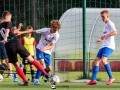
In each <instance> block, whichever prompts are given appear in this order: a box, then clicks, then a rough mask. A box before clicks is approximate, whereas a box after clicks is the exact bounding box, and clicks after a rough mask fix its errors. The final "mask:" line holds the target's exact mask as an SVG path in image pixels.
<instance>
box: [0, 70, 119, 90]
mask: <svg viewBox="0 0 120 90" xmlns="http://www.w3.org/2000/svg"><path fill="white" fill-rule="evenodd" d="M57 74H58V75H60V74H61V75H60V78H65V79H66V80H68V82H61V83H58V84H57V89H56V90H68V89H69V90H92V89H93V90H102V89H104V90H114V89H115V90H118V89H120V77H119V76H120V73H119V72H113V76H114V77H115V78H116V81H115V83H113V84H112V85H106V81H107V80H108V76H107V74H106V72H100V73H99V74H98V77H97V79H99V81H98V84H97V85H94V86H87V85H86V83H71V82H69V81H70V80H74V79H81V78H82V72H66V73H65V72H60V73H57ZM90 76H91V73H90ZM27 77H30V75H27ZM40 81H41V83H42V84H43V85H33V84H32V83H30V85H29V86H21V85H20V83H18V82H13V79H12V78H4V80H3V82H0V90H52V89H51V84H50V82H47V83H44V82H43V80H42V79H41V80H40Z"/></svg>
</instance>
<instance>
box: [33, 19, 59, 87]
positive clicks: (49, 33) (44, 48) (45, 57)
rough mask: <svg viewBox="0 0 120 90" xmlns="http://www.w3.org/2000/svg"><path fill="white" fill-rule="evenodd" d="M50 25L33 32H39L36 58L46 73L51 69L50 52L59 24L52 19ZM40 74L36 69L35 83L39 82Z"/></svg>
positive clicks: (55, 39)
mask: <svg viewBox="0 0 120 90" xmlns="http://www.w3.org/2000/svg"><path fill="white" fill-rule="evenodd" d="M50 25H51V27H50V28H42V29H38V30H35V31H34V32H35V33H38V34H41V39H40V41H39V43H38V44H37V46H36V58H37V60H38V61H40V64H41V65H42V66H43V67H44V68H45V67H46V68H45V71H46V72H48V73H49V72H50V71H51V70H52V67H51V52H52V50H53V47H54V46H55V43H56V42H57V40H58V39H59V33H58V31H59V29H60V26H61V25H60V23H59V21H58V20H52V21H51V22H50ZM42 75H43V73H42V72H41V71H40V70H37V73H36V76H35V81H34V84H35V85H39V84H40V82H39V78H40V76H42Z"/></svg>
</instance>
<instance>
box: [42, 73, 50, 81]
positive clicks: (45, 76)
mask: <svg viewBox="0 0 120 90" xmlns="http://www.w3.org/2000/svg"><path fill="white" fill-rule="evenodd" d="M51 77H52V75H49V74H48V75H43V79H44V82H47V81H49V78H51Z"/></svg>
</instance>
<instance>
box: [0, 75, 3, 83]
mask: <svg viewBox="0 0 120 90" xmlns="http://www.w3.org/2000/svg"><path fill="white" fill-rule="evenodd" d="M2 81H3V76H2V75H1V74H0V82H2Z"/></svg>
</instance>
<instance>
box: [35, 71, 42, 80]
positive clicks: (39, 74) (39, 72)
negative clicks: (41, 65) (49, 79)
mask: <svg viewBox="0 0 120 90" xmlns="http://www.w3.org/2000/svg"><path fill="white" fill-rule="evenodd" d="M41 74H42V72H41V71H40V70H37V72H36V75H35V79H39V78H40V76H41Z"/></svg>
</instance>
